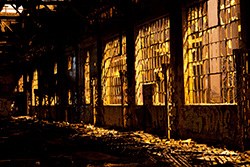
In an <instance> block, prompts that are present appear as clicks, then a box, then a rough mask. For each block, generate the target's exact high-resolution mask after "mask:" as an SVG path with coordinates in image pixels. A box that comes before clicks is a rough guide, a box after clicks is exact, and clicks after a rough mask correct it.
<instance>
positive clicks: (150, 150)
mask: <svg viewBox="0 0 250 167" xmlns="http://www.w3.org/2000/svg"><path fill="white" fill-rule="evenodd" d="M13 121H14V122H15V121H19V122H20V121H28V122H29V124H32V123H35V124H39V125H40V126H43V127H47V128H49V127H54V128H59V129H60V128H61V129H63V131H65V129H66V130H68V132H69V133H68V134H69V135H68V138H69V139H70V140H71V141H72V143H85V145H89V146H90V147H96V148H99V149H101V150H105V151H106V152H108V153H110V154H113V155H118V154H119V155H125V156H129V157H134V158H135V157H136V159H137V161H138V162H139V161H141V162H139V164H143V163H145V162H146V161H147V163H148V162H149V161H150V163H151V164H157V165H159V166H211V165H212V166H220V165H225V166H250V156H249V154H248V152H244V153H239V152H235V151H230V150H227V149H226V148H213V147H209V146H207V145H206V144H198V143H196V142H195V141H193V140H191V139H187V140H174V139H170V140H167V139H164V138H159V137H158V136H155V135H152V134H149V133H146V132H144V131H134V132H133V131H131V132H121V131H117V130H114V129H104V128H100V127H95V126H93V125H90V124H84V123H78V124H70V123H68V122H55V121H53V122H49V121H44V120H37V119H35V118H32V117H13ZM131 163H132V162H131Z"/></svg>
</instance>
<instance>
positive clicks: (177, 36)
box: [170, 0, 185, 135]
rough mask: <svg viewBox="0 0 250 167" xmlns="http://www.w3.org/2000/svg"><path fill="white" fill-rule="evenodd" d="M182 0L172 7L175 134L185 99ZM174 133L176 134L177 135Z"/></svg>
mask: <svg viewBox="0 0 250 167" xmlns="http://www.w3.org/2000/svg"><path fill="white" fill-rule="evenodd" d="M180 4H181V3H180V0H175V1H174V2H172V5H173V7H172V8H171V9H170V54H171V58H170V64H171V66H172V67H171V68H172V73H173V81H172V82H173V84H172V86H173V90H174V92H173V94H172V105H173V110H175V111H176V119H175V120H173V122H171V124H172V125H171V127H175V128H176V129H174V130H175V131H176V133H175V134H177V135H178V129H177V127H179V122H180V114H181V112H182V107H183V105H184V104H185V101H184V78H183V77H184V76H183V41H182V27H183V24H182V8H181V5H180ZM175 134H174V135H175Z"/></svg>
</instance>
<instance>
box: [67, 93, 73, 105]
mask: <svg viewBox="0 0 250 167" xmlns="http://www.w3.org/2000/svg"><path fill="white" fill-rule="evenodd" d="M68 104H69V105H72V95H71V91H70V90H69V91H68Z"/></svg>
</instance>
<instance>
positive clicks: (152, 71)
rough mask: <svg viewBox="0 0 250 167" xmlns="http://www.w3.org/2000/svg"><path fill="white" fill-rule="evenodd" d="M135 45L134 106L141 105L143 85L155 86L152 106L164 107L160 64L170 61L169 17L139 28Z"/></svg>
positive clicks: (163, 88)
mask: <svg viewBox="0 0 250 167" xmlns="http://www.w3.org/2000/svg"><path fill="white" fill-rule="evenodd" d="M135 44H136V48H135V70H136V88H135V92H136V104H137V105H143V90H142V89H143V85H144V84H156V87H155V90H154V95H153V104H154V105H164V104H165V87H164V83H165V82H164V80H163V77H162V76H163V75H162V64H166V63H167V62H169V61H170V20H169V17H164V18H161V19H158V20H155V21H152V22H150V23H147V24H145V25H143V26H140V28H139V31H138V34H137V37H136V43H135ZM160 78H161V79H160Z"/></svg>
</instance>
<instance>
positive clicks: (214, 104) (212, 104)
mask: <svg viewBox="0 0 250 167" xmlns="http://www.w3.org/2000/svg"><path fill="white" fill-rule="evenodd" d="M185 105H186V106H236V105H238V104H237V103H197V104H185Z"/></svg>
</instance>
